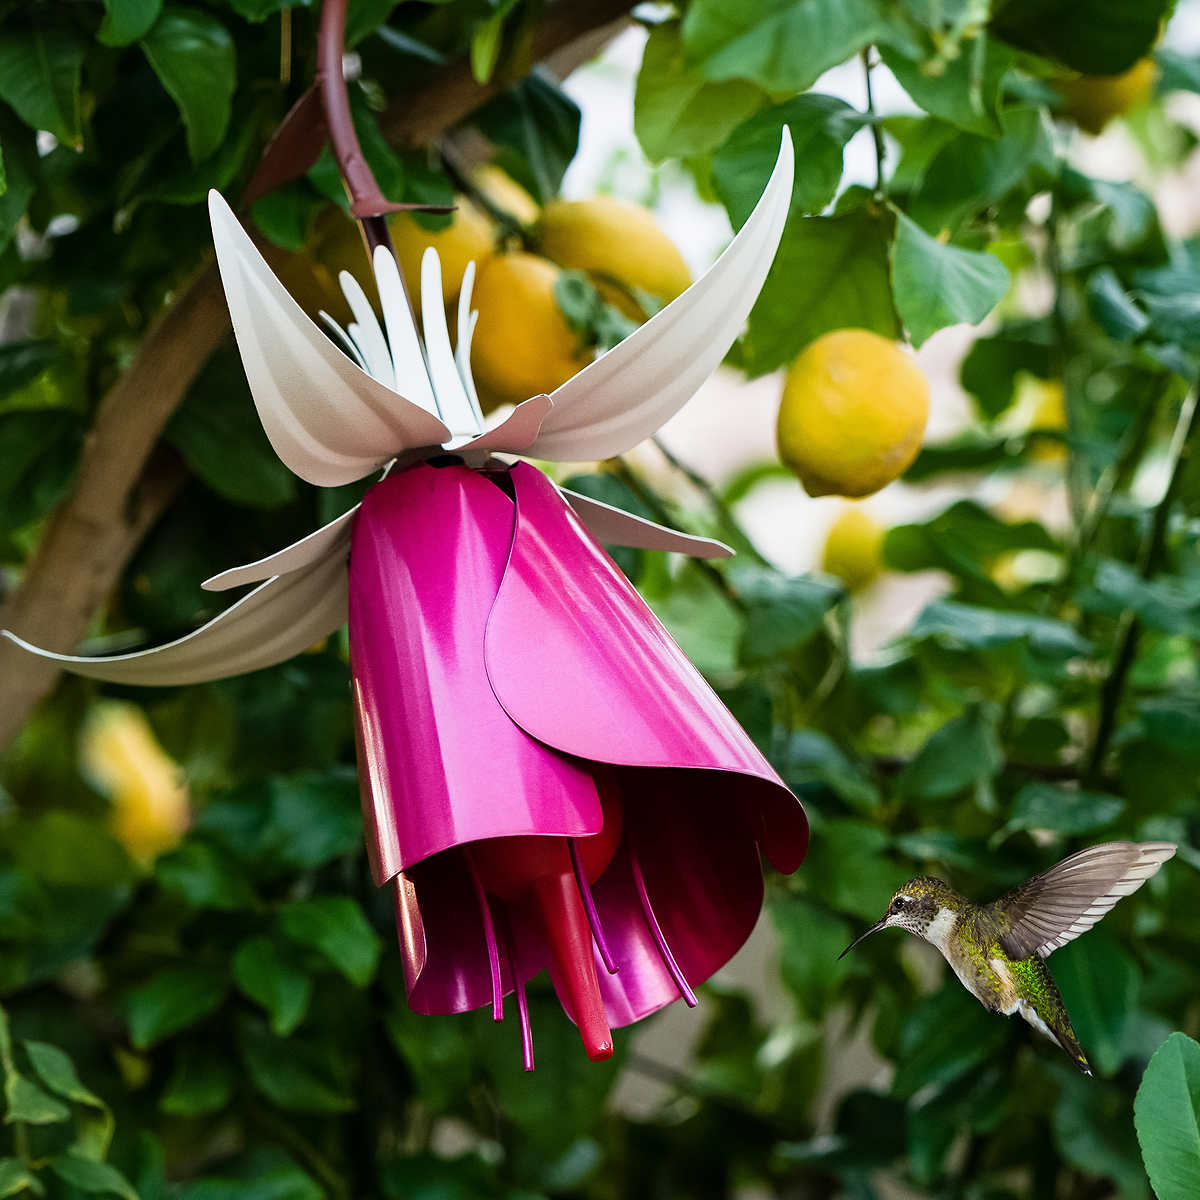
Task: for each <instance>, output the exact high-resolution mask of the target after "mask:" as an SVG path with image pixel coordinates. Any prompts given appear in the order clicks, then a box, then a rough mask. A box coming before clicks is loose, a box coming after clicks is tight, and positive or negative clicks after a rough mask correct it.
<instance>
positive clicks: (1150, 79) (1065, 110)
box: [1054, 58, 1158, 134]
mask: <svg viewBox="0 0 1200 1200" xmlns="http://www.w3.org/2000/svg"><path fill="white" fill-rule="evenodd" d="M1157 75H1158V67H1157V66H1156V65H1155V62H1154V60H1153V59H1152V58H1141V59H1138V61H1137V62H1135V63H1134V64H1133V66H1132V67H1130V68H1129V70H1128V71H1124V72H1122V73H1121V74H1120V75H1079V76H1077V77H1076V78H1074V79H1060V80H1058V81H1056V82H1055V84H1054V86H1055V88H1056V89H1057V91H1058V93H1059V94H1060V95H1061V96H1062V98H1063V103H1062V106H1061V108H1060V109H1059V111H1060V113H1061V114H1062V115H1063V116H1065V117H1068V118H1070V120H1072V121H1074V122H1075V124H1076V125H1078V126H1079V128H1080V129H1083V130H1086V131H1087V132H1088V133H1092V134H1096V133H1099V132H1100V131H1101V130H1102V129H1103V128H1104V127H1105V125H1107V124H1108V123H1109V121H1111V120H1112V119H1113V117H1119V116H1120V115H1121V114H1122V113H1126V112H1129V110H1130V109H1131V108H1136V107H1137V106H1138V105H1139V104H1141V103H1142V102H1143V101H1145V100H1146V99H1147V98H1148V97H1149V95H1150V91H1151V89H1152V88H1153V87H1154V80H1155V78H1156V77H1157Z"/></svg>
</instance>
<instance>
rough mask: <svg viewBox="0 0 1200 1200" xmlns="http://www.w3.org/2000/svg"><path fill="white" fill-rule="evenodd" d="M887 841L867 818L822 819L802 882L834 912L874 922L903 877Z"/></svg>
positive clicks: (841, 947) (904, 872) (901, 869)
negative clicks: (804, 879)
mask: <svg viewBox="0 0 1200 1200" xmlns="http://www.w3.org/2000/svg"><path fill="white" fill-rule="evenodd" d="M889 841H890V839H889V837H888V835H887V834H886V833H885V832H884V831H883V830H882V829H880V828H879V827H878V826H877V825H874V824H872V823H870V822H867V821H858V820H853V819H848V818H838V819H836V820H832V821H823V822H822V823H821V825H820V826H819V827H818V830H817V834H816V836H814V838H813V845H812V849H811V851H810V853H809V855H808V857H807V858H806V859H805V878H806V883H807V886H808V887H809V888H811V889H812V893H813V895H815V896H819V897H820V898H821V903H822V904H826V905H828V906H829V907H830V908H832V909H833V910H835V911H836V912H839V913H850V914H852V915H853V916H856V917H861V918H862V919H863V920H867V921H876V920H878V918H879V915H880V914H881V913H882V912H883V910H884V909H885V908H887V904H888V901H889V900H890V899H891V898H892V895H893V894H894V893H895V891H896V889H897V888H898V887H899V886H900V885H901V884H902V883H903V882H904V881H905V880H906V879H907V878H908V872H907V871H906V870H905V869H904V867H903V866H901V865H900V864H899V863H897V862H896V861H895V859H894V858H891V857H889V856H887V855H886V854H885V851H886V849H887V847H888V844H889ZM844 948H845V947H844V946H839V947H838V950H839V951H841V950H842V949H844Z"/></svg>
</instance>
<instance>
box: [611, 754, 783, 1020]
mask: <svg viewBox="0 0 1200 1200" xmlns="http://www.w3.org/2000/svg"><path fill="white" fill-rule="evenodd" d="M622 788H623V792H624V795H625V812H626V819H627V820H628V822H629V825H628V826H627V831H626V836H625V842H624V845H623V847H622V850H621V853H620V854H619V855H618V857H617V859H616V860H615V861H614V862H613V863H612V864H611V865H610V867H609V868H608V870H607V871H605V873H604V874H603V875H602V876H601V877H600V878H599V879H598V880H597V881H596V883H595V884H594V885H593V890H594V892H595V896H596V907H597V910H598V912H599V914H600V919H601V921H602V922H603V923H604V929H605V933H606V935H607V936H608V940H609V943H610V945H611V946H612V947H613V952H614V954H615V955H616V959H617V967H618V971H617V973H616V974H615V975H603V976H601V977H600V990H601V993H602V994H603V996H604V1002H605V1008H606V1010H607V1011H608V1014H609V1018H610V1020H611V1021H612V1023H613V1024H614V1025H618V1026H619V1025H628V1024H630V1023H631V1022H633V1021H637V1020H640V1019H641V1018H642V1017H645V1016H647V1015H649V1014H650V1013H652V1012H654V1011H656V1010H657V1009H659V1008H662V1007H663V1006H664V1005H667V1004H671V1003H673V1002H674V1001H676V1000H678V999H679V998H680V996H681V995H683V996H684V997H685V998H686V995H687V993H686V992H684V991H683V987H685V986H687V985H688V984H689V983H690V984H691V985H699V984H700V983H702V982H703V981H704V980H706V979H708V978H709V977H710V976H711V975H712V974H713V973H714V972H715V971H717V970H719V969H720V968H721V967H722V966H724V964H725V963H726V962H728V961H729V959H730V958H732V957H733V955H734V954H735V953H737V951H738V950H739V949H740V948H741V946H742V945H743V944H744V942H745V941H746V939H747V938H748V937H749V936H750V933H751V931H752V930H753V928H754V925H755V923H756V921H757V920H758V917H759V913H760V910H761V907H762V896H763V883H762V869H761V867H760V865H759V856H758V851H757V848H756V846H755V836H756V826H755V821H754V816H753V813H752V812H747V811H744V810H740V809H739V808H738V807H737V805H736V801H734V800H733V799H732V797H731V796H730V794H729V787H728V777H727V776H722V775H720V774H718V773H715V772H712V771H650V770H641V771H639V770H629V771H626V772H622ZM635 861H636V863H637V864H638V867H639V868H640V870H641V873H642V884H643V886H644V893H645V903H643V899H642V896H641V895H640V894H639V892H640V891H641V889H639V886H638V880H637V875H636V872H635V870H634V862H635ZM651 914H652V915H653V918H654V924H655V925H657V927H658V931H659V934H660V935H661V939H662V940H661V943H660V942H659V940H658V938H657V937H656V936H655V934H654V931H653V928H652V926H651V924H650V922H649V920H648V917H649V916H650V915H651ZM664 947H666V948H667V950H668V953H669V955H670V960H668V957H667V955H666V954H664V952H663V948H664ZM672 961H673V962H674V964H675V967H676V970H675V971H673V970H672V969H671V965H670V962H672ZM681 981H682V986H681ZM688 990H690V988H689V989H688Z"/></svg>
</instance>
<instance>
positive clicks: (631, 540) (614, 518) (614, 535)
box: [558, 488, 733, 558]
mask: <svg viewBox="0 0 1200 1200" xmlns="http://www.w3.org/2000/svg"><path fill="white" fill-rule="evenodd" d="M558 490H559V491H560V492H562V494H563V495H564V496H565V497H566V500H567V503H568V504H569V505H570V506H571V507H572V508H573V509H574V510H575V513H576V515H577V516H578V517H579V519H580V520H581V521H582V522H583V523H584V525H586V526H587V529H588V532H589V533H590V534H591V535H592V536H593V537H594V538H595V539H596V540H597V541H598V542H604V543H605V544H606V545H609V546H635V547H638V548H639V549H642V550H670V551H674V552H675V553H676V554H686V555H688V556H689V557H690V558H732V557H733V550H732V548H731V547H729V546H727V545H725V543H724V542H718V541H716V540H715V539H713V538H703V537H693V536H692V535H691V534H690V533H680V532H679V530H677V529H670V528H668V527H667V526H666V525H658V524H656V523H655V522H654V521H647V520H646V519H645V517H636V516H634V515H633V513H630V512H625V510H624V509H621V508H617V507H615V506H614V505H612V504H605V503H604V502H603V501H601V500H593V499H592V498H591V497H590V496H583V495H580V493H579V492H573V491H571V490H570V489H569V488H559V489H558Z"/></svg>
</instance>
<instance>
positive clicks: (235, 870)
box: [154, 838, 255, 911]
mask: <svg viewBox="0 0 1200 1200" xmlns="http://www.w3.org/2000/svg"><path fill="white" fill-rule="evenodd" d="M154 873H155V875H156V876H157V878H158V882H159V884H160V885H161V886H162V887H163V889H164V890H166V891H168V892H171V893H172V894H173V895H176V896H178V897H179V898H180V899H181V900H184V901H186V903H188V904H189V905H191V907H192V908H220V909H227V910H230V911H235V910H239V909H248V908H253V907H254V905H255V896H254V889H253V888H251V887H250V885H249V884H248V883H247V882H246V877H245V874H244V871H243V869H242V868H241V867H240V866H239V865H238V864H237V863H236V862H235V861H234V860H233V858H232V857H230V856H229V855H228V854H226V853H225V852H224V851H223V850H221V849H219V848H218V847H216V846H214V845H212V844H211V843H210V842H206V841H201V840H200V839H199V838H191V839H189V840H188V841H186V842H184V844H183V845H182V846H180V847H179V849H178V850H176V851H175V852H174V853H172V854H170V855H167V856H165V857H163V858H160V859H159V860H158V862H157V863H155V867H154Z"/></svg>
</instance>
